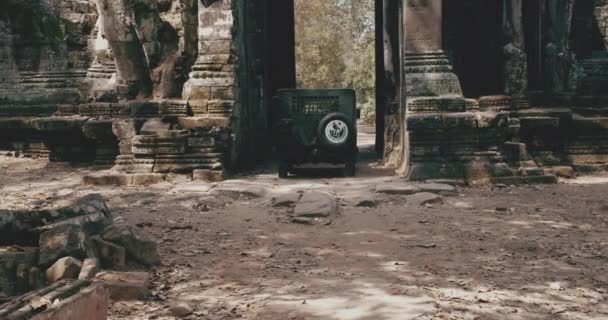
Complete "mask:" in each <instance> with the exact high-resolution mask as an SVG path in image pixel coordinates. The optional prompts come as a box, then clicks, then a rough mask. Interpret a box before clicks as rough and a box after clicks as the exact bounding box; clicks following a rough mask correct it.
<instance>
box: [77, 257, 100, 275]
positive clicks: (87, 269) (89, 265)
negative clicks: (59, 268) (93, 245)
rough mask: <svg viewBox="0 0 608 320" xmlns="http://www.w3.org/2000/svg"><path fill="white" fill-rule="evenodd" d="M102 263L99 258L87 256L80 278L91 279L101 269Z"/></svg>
mask: <svg viewBox="0 0 608 320" xmlns="http://www.w3.org/2000/svg"><path fill="white" fill-rule="evenodd" d="M99 267H100V263H99V260H98V259H97V258H87V259H85V260H84V262H83V263H82V269H80V274H78V279H79V280H90V279H92V278H94V277H95V275H97V273H98V272H99V271H100V268H99Z"/></svg>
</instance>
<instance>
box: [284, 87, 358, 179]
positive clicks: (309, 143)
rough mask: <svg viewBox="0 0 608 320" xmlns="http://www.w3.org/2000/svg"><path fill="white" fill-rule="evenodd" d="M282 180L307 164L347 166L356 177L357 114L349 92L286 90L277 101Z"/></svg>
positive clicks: (353, 99)
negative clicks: (295, 169) (296, 168)
mask: <svg viewBox="0 0 608 320" xmlns="http://www.w3.org/2000/svg"><path fill="white" fill-rule="evenodd" d="M274 102H275V111H276V113H275V128H274V129H275V132H274V137H275V143H276V147H277V151H278V153H279V177H281V178H285V177H287V176H288V175H289V173H293V171H294V168H295V167H297V166H302V165H306V164H329V165H344V169H343V173H344V175H345V176H348V177H351V176H354V175H355V164H356V162H357V153H358V149H357V119H356V118H357V111H356V97H355V91H354V90H350V89H284V90H279V91H278V93H277V95H276V97H275V100H274Z"/></svg>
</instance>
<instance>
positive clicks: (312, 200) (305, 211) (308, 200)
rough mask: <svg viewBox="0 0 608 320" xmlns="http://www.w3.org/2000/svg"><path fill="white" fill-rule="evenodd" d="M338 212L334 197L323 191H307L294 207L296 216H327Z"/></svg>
mask: <svg viewBox="0 0 608 320" xmlns="http://www.w3.org/2000/svg"><path fill="white" fill-rule="evenodd" d="M337 212H338V202H337V200H336V198H335V197H334V196H333V195H331V194H329V193H325V192H317V191H308V192H305V193H304V194H303V195H302V198H301V199H300V201H298V203H297V204H296V206H295V208H294V216H295V217H298V218H313V219H315V218H328V217H329V216H331V215H334V214H336V213H337Z"/></svg>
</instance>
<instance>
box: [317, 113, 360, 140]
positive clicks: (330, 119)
mask: <svg viewBox="0 0 608 320" xmlns="http://www.w3.org/2000/svg"><path fill="white" fill-rule="evenodd" d="M354 134H355V131H354V130H353V127H352V124H351V120H350V119H349V118H348V117H347V116H345V115H344V114H342V113H331V114H329V115H327V116H325V117H324V118H323V119H322V120H321V122H320V123H319V129H318V135H319V139H320V140H321V143H322V144H323V145H325V146H327V147H334V148H335V147H343V146H347V145H349V143H350V142H351V140H352V138H353V135H354Z"/></svg>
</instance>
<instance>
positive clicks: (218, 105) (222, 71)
mask: <svg viewBox="0 0 608 320" xmlns="http://www.w3.org/2000/svg"><path fill="white" fill-rule="evenodd" d="M232 1H234V0H216V1H203V3H199V6H198V7H199V9H198V16H199V27H198V58H197V60H196V63H195V64H194V66H193V67H192V72H191V73H190V79H189V80H188V81H187V82H186V83H185V84H184V91H183V98H184V99H185V100H187V101H188V102H189V104H190V107H191V108H192V111H193V112H194V114H195V116H215V117H229V116H230V115H231V114H232V109H233V107H234V85H235V74H234V54H233V41H234V38H233V36H234V34H233V30H232V29H233V24H234V17H233V12H232Z"/></svg>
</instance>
